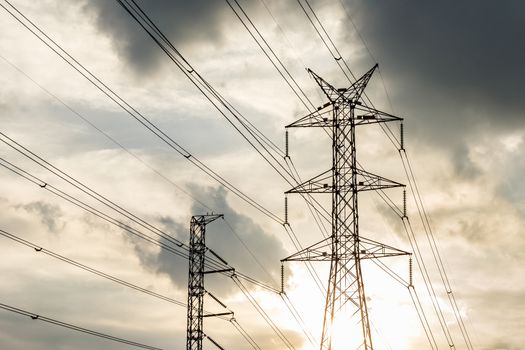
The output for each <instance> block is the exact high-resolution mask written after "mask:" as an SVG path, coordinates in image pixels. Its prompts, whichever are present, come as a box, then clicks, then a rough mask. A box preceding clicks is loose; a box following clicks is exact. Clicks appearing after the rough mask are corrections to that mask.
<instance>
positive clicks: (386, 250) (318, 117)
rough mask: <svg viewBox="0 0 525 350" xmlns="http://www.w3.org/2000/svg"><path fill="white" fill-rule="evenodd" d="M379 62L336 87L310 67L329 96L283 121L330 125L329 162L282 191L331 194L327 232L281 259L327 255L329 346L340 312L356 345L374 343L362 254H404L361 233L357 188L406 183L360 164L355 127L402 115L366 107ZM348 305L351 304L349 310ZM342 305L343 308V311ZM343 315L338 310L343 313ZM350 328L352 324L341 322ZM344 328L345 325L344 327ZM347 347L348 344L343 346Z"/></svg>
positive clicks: (324, 339)
mask: <svg viewBox="0 0 525 350" xmlns="http://www.w3.org/2000/svg"><path fill="white" fill-rule="evenodd" d="M376 68H377V65H375V66H374V67H373V68H372V69H370V70H369V71H368V72H366V73H365V74H364V75H363V76H362V77H361V78H360V79H358V80H357V81H356V82H355V83H354V84H352V85H351V86H350V87H348V88H342V89H336V88H334V87H333V86H332V85H330V84H329V83H328V82H326V81H325V80H324V79H323V78H321V77H320V76H318V75H317V74H315V73H314V72H313V71H311V70H308V72H309V73H310V74H311V75H312V77H313V78H314V79H315V81H316V82H317V84H318V85H319V86H320V87H321V89H322V90H323V92H324V94H325V95H326V96H327V97H328V100H329V102H327V103H325V104H324V105H323V106H321V107H319V108H318V109H317V111H315V112H313V113H311V114H309V115H307V116H305V117H303V118H301V119H299V120H298V121H296V122H294V123H292V124H290V125H288V126H286V128H295V127H318V128H324V129H326V130H327V131H328V134H329V135H330V138H331V139H332V167H331V168H330V169H329V170H328V171H326V172H324V173H322V174H320V175H318V176H316V177H314V178H312V179H310V180H308V181H306V182H303V183H302V184H300V185H298V186H296V187H294V188H293V189H291V190H289V191H287V192H286V193H303V194H305V193H325V194H331V198H332V203H331V206H332V208H331V209H332V210H331V224H332V232H331V235H330V236H329V237H327V238H325V239H323V240H322V241H320V242H318V243H316V244H314V245H312V246H310V247H308V248H305V249H303V250H302V251H299V252H297V253H295V254H293V255H291V256H289V257H287V258H285V259H283V261H328V262H330V272H329V278H328V287H327V293H326V303H325V309H324V320H323V330H322V335H321V345H320V348H321V350H324V349H328V350H331V349H332V345H333V344H332V343H333V342H332V340H333V337H332V334H333V333H332V330H333V326H334V321H335V320H337V319H338V316H339V315H341V314H342V313H343V312H345V313H346V314H350V315H351V316H354V317H357V322H356V323H359V324H360V326H358V327H360V328H361V330H360V331H359V332H355V333H357V334H361V336H362V339H359V340H358V341H356V342H355V343H356V344H357V348H363V349H364V350H370V349H373V344H372V335H371V333H370V322H369V318H368V309H367V305H366V302H367V299H366V296H365V289H364V283H363V273H362V270H361V260H363V259H370V258H381V257H387V256H397V255H405V254H408V253H406V252H404V251H401V250H399V249H396V248H393V247H390V246H387V245H385V244H382V243H379V242H376V241H373V240H370V239H366V238H364V237H362V236H360V234H359V211H358V193H359V192H362V191H370V190H379V189H385V188H392V187H400V186H404V185H402V184H400V183H397V182H395V181H391V180H388V179H386V178H383V177H380V176H378V175H375V174H372V173H369V172H367V171H365V170H364V169H361V168H360V167H359V166H358V162H357V154H356V127H358V126H361V125H370V124H374V123H386V122H391V121H401V120H402V119H401V118H399V117H396V116H393V115H391V114H388V113H384V112H381V111H379V110H376V109H374V108H371V107H367V106H365V105H364V103H362V102H361V96H362V94H363V92H364V89H365V87H366V86H367V84H368V82H369V80H370V78H371V76H372V74H373V73H374V71H375V69H376ZM349 309H350V310H349ZM343 310H344V311H343ZM341 317H342V316H341ZM345 327H348V331H349V332H350V333H351V329H350V328H351V327H356V324H345ZM345 329H346V328H345ZM345 347H346V348H349V346H348V345H346V346H345Z"/></svg>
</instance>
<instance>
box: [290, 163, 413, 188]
mask: <svg viewBox="0 0 525 350" xmlns="http://www.w3.org/2000/svg"><path fill="white" fill-rule="evenodd" d="M341 170H342V171H344V172H348V173H352V172H354V173H356V174H357V177H358V178H357V184H356V187H357V191H358V192H362V191H374V190H382V189H386V188H394V187H405V185H404V184H401V183H399V182H396V181H393V180H389V179H387V178H384V177H382V176H379V175H376V174H372V173H370V172H368V171H366V170H363V169H359V168H357V169H355V171H352V167H350V168H349V169H345V168H342V169H341ZM332 177H333V170H332V169H330V170H327V171H325V172H324V173H322V174H320V175H317V176H315V177H313V178H312V179H310V180H307V181H305V182H303V183H302V184H299V185H297V186H295V187H294V188H292V189H291V190H288V191H286V192H285V193H334V192H335V191H340V192H348V191H353V190H354V184H352V183H347V184H344V185H339V186H336V187H334V186H333V185H332V184H331V182H332Z"/></svg>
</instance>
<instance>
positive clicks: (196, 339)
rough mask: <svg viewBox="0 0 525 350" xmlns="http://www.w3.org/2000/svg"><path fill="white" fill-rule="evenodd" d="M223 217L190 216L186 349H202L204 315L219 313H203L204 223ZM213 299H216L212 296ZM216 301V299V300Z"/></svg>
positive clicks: (214, 215)
mask: <svg viewBox="0 0 525 350" xmlns="http://www.w3.org/2000/svg"><path fill="white" fill-rule="evenodd" d="M222 217H224V216H223V215H222V214H211V215H196V216H192V218H191V224H190V246H189V248H190V249H189V273H188V310H187V328H186V350H202V339H203V338H204V336H205V334H204V332H203V320H204V317H210V315H212V316H217V315H220V314H209V313H208V314H206V315H205V314H204V309H203V305H204V295H205V294H206V290H205V289H204V274H205V273H207V272H209V271H205V270H204V265H205V260H206V257H205V253H206V250H207V248H206V239H205V238H206V234H205V233H206V225H207V224H209V223H210V222H212V221H214V220H217V219H218V218H222ZM213 299H214V300H217V299H216V298H215V297H213ZM217 301H218V300H217Z"/></svg>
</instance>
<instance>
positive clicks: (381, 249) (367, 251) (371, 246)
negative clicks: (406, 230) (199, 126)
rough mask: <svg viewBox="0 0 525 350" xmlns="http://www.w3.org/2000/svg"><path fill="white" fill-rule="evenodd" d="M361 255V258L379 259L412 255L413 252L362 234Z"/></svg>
mask: <svg viewBox="0 0 525 350" xmlns="http://www.w3.org/2000/svg"><path fill="white" fill-rule="evenodd" d="M359 255H360V259H379V258H388V257H393V256H401V255H412V253H409V252H406V251H404V250H401V249H398V248H394V247H392V246H389V245H386V244H384V243H380V242H376V241H374V240H372V239H369V238H365V237H362V236H361V237H359Z"/></svg>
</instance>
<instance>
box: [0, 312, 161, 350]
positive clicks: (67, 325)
mask: <svg viewBox="0 0 525 350" xmlns="http://www.w3.org/2000/svg"><path fill="white" fill-rule="evenodd" d="M0 309H4V310H7V311H11V312H14V313H16V314H19V315H22V316H27V317H30V318H31V319H32V320H38V321H43V322H47V323H51V324H54V325H56V326H60V327H64V328H68V329H71V330H74V331H77V332H81V333H85V334H89V335H93V336H95V337H99V338H104V339H108V340H112V341H115V342H118V343H122V344H126V345H130V346H134V347H137V348H142V349H149V350H162V349H161V348H157V347H153V346H149V345H145V344H141V343H137V342H134V341H131V340H126V339H123V338H118V337H115V336H112V335H109V334H105V333H100V332H97V331H93V330H90V329H87V328H83V327H80V326H76V325H74V324H71V323H67V322H63V321H59V320H55V319H53V318H49V317H46V316H43V315H39V314H36V313H33V312H29V311H26V310H22V309H19V308H16V307H13V306H9V305H6V304H2V303H0Z"/></svg>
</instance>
